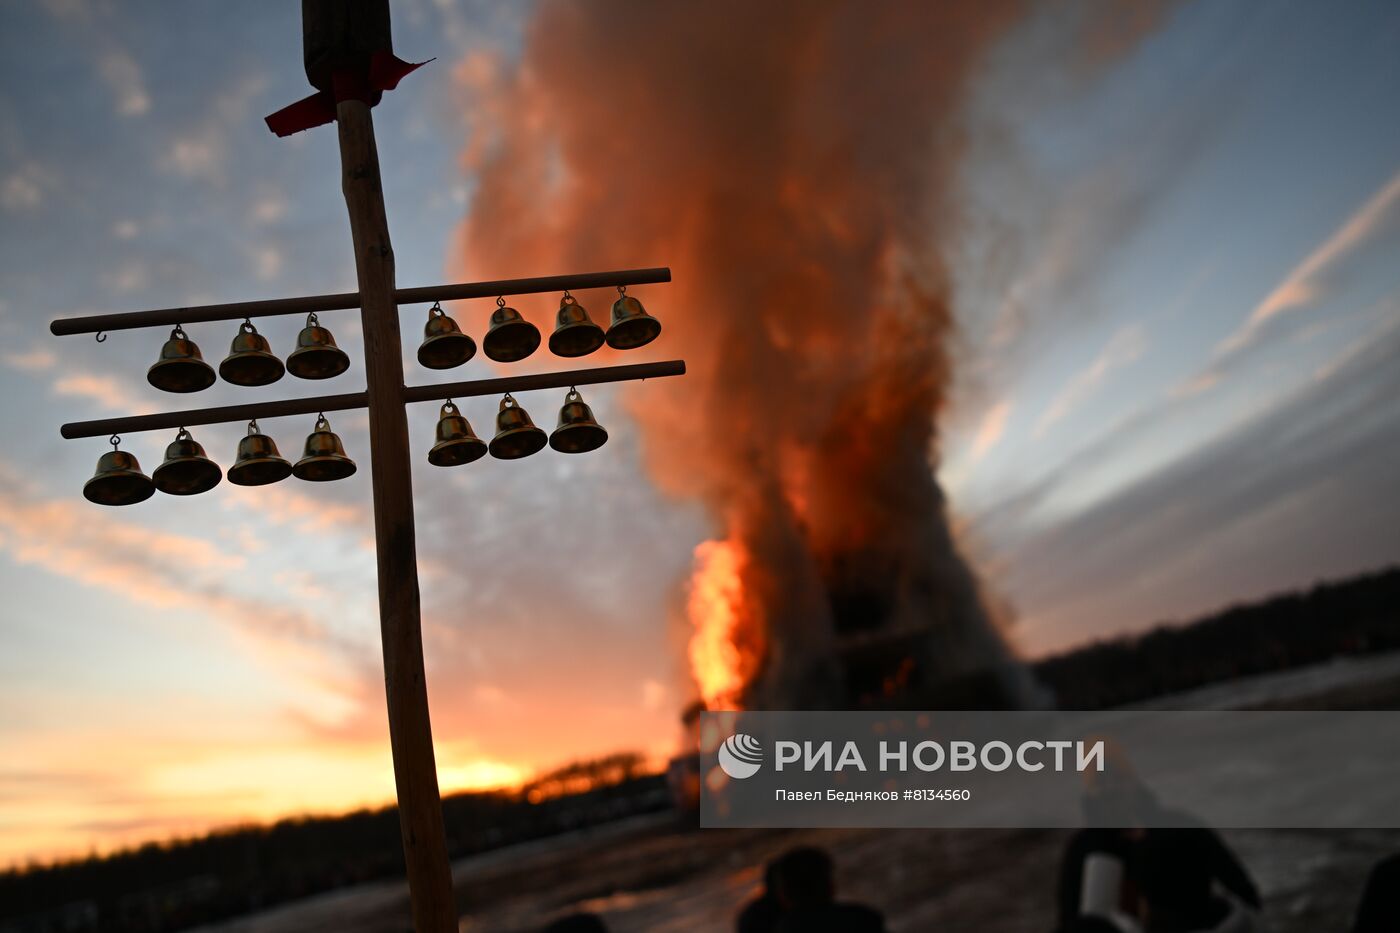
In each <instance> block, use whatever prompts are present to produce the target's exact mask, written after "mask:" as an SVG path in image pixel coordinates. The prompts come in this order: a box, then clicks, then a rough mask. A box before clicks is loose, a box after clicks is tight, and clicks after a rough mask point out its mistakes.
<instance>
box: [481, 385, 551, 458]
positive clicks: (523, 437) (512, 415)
mask: <svg viewBox="0 0 1400 933" xmlns="http://www.w3.org/2000/svg"><path fill="white" fill-rule="evenodd" d="M548 442H549V439H548V438H547V437H545V434H544V432H543V431H541V430H540V429H539V428H537V427H535V423H534V422H533V421H531V420H530V415H529V413H528V412H526V411H525V409H523V408H521V407H520V405H519V404H518V403H517V402H516V401H515V399H514V398H512V397H511V396H510V394H509V393H507V394H506V397H505V398H503V399H501V410H500V411H498V412H496V436H495V437H493V438H491V444H490V450H491V456H493V457H495V458H497V459H498V460H519V459H520V458H521V457H528V456H530V454H533V453H538V452H539V451H540V449H541V448H543V447H544V445H545V444H547V443H548Z"/></svg>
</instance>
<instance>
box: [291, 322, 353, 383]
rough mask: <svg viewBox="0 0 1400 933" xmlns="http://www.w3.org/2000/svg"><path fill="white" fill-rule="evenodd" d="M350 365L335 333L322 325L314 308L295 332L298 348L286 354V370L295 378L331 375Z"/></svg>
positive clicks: (341, 371)
mask: <svg viewBox="0 0 1400 933" xmlns="http://www.w3.org/2000/svg"><path fill="white" fill-rule="evenodd" d="M349 368H350V357H348V356H346V355H345V351H344V350H342V349H340V347H338V346H336V342H335V337H333V336H331V332H330V331H329V330H327V329H326V328H324V327H322V326H321V322H320V320H319V319H318V318H317V317H316V314H315V312H313V313H311V314H308V315H307V316H306V326H305V327H303V328H302V329H301V333H299V334H297V348H296V349H295V350H293V351H292V352H291V353H290V354H289V355H288V356H287V372H289V373H291V374H292V375H293V376H296V377H297V378H298V379H330V378H332V377H334V376H339V375H340V374H341V373H343V372H345V371H346V370H347V369H349Z"/></svg>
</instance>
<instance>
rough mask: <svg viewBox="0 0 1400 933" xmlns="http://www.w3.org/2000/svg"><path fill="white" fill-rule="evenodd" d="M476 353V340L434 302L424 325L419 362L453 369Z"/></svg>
mask: <svg viewBox="0 0 1400 933" xmlns="http://www.w3.org/2000/svg"><path fill="white" fill-rule="evenodd" d="M475 355H476V341H475V340H473V339H472V338H471V337H469V336H467V335H466V334H464V333H462V329H461V328H460V327H458V326H457V322H456V321H454V320H452V318H450V317H448V316H447V312H446V311H444V310H442V306H441V305H439V304H437V303H436V302H434V303H433V306H432V307H431V308H429V309H428V323H427V324H425V325H424V326H423V342H422V343H421V344H419V345H418V362H419V363H421V364H423V365H424V366H426V367H428V368H429V369H451V368H452V367H454V366H461V365H462V364H463V363H465V362H466V361H467V360H469V359H471V358H472V357H473V356H475Z"/></svg>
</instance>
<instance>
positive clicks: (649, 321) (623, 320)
mask: <svg viewBox="0 0 1400 933" xmlns="http://www.w3.org/2000/svg"><path fill="white" fill-rule="evenodd" d="M617 295H618V298H617V301H614V302H613V306H612V324H610V325H609V326H608V336H607V340H608V346H610V347H612V348H613V349H614V350H635V349H636V348H637V347H644V346H646V345H647V344H649V343H651V342H652V341H653V340H655V339H656V336H657V334H660V333H661V322H660V321H658V320H657V319H656V318H654V317H652V316H651V315H650V314H647V309H646V308H643V307H642V303H641V302H640V301H638V300H637V299H635V298H633V297H632V296H631V295H629V294H627V289H626V287H625V286H618V289H617Z"/></svg>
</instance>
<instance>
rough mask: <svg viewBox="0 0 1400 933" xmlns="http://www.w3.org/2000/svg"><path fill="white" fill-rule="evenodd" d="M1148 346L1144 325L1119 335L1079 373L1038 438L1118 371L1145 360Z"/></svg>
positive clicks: (1038, 427) (1048, 412)
mask: <svg viewBox="0 0 1400 933" xmlns="http://www.w3.org/2000/svg"><path fill="white" fill-rule="evenodd" d="M1145 346H1146V340H1145V338H1144V336H1143V330H1142V326H1141V325H1140V324H1133V325H1129V326H1128V327H1125V328H1123V329H1122V330H1120V331H1118V332H1117V333H1116V334H1114V335H1113V337H1112V338H1111V339H1110V340H1109V341H1108V343H1107V345H1105V346H1104V348H1103V349H1102V350H1100V351H1099V354H1098V356H1096V357H1094V359H1093V361H1092V362H1090V363H1089V365H1088V366H1086V367H1085V368H1084V369H1082V370H1080V371H1079V372H1077V373H1075V374H1074V376H1073V377H1071V378H1070V380H1069V381H1068V382H1067V383H1065V385H1064V387H1063V388H1062V389H1060V391H1059V392H1058V393H1056V394H1055V397H1054V398H1053V399H1051V400H1050V404H1049V405H1048V406H1047V407H1046V409H1045V412H1044V413H1043V414H1042V415H1041V416H1040V418H1039V419H1037V420H1036V423H1035V436H1036V437H1041V436H1042V435H1044V434H1045V432H1046V431H1048V430H1049V429H1050V428H1051V427H1052V426H1054V424H1055V423H1056V422H1057V421H1059V420H1061V419H1062V418H1064V417H1065V416H1066V415H1068V414H1069V413H1070V412H1072V411H1073V410H1074V409H1075V408H1077V407H1079V405H1080V404H1082V403H1083V402H1084V401H1085V399H1087V398H1089V396H1090V395H1092V394H1093V392H1094V390H1095V389H1097V388H1098V387H1099V386H1100V385H1101V384H1102V383H1103V381H1104V380H1105V379H1106V378H1108V376H1109V374H1111V373H1112V372H1113V371H1114V370H1117V369H1121V368H1122V367H1124V366H1127V365H1128V364H1129V363H1132V362H1134V361H1135V360H1137V359H1138V357H1140V356H1142V353H1143V350H1144V348H1145Z"/></svg>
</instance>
